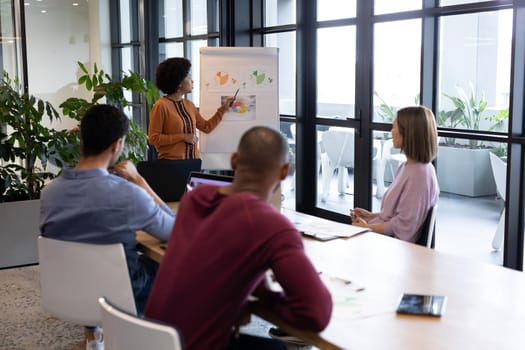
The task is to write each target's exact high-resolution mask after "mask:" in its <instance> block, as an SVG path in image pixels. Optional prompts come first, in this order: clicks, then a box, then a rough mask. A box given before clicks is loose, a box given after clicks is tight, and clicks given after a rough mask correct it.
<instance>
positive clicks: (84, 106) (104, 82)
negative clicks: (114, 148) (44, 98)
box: [59, 62, 159, 165]
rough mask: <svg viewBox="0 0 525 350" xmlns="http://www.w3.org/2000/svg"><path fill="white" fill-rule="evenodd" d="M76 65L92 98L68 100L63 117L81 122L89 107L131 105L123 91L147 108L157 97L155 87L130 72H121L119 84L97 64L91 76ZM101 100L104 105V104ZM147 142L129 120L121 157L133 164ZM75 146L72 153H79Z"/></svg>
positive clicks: (62, 106) (140, 131) (145, 135)
mask: <svg viewBox="0 0 525 350" xmlns="http://www.w3.org/2000/svg"><path fill="white" fill-rule="evenodd" d="M78 66H79V67H80V70H81V71H82V73H83V74H82V75H81V76H80V77H79V79H78V84H79V85H80V86H84V88H85V89H86V90H87V91H90V92H92V93H93V96H92V98H91V100H89V101H88V100H86V99H83V98H77V97H70V98H68V99H67V100H66V101H64V102H62V103H61V104H60V106H59V107H60V108H61V109H62V112H63V113H64V115H67V116H69V117H70V118H72V119H75V120H77V121H80V120H81V119H82V117H83V116H84V114H85V113H86V111H87V110H88V109H89V108H90V107H91V106H93V105H96V104H99V103H108V104H111V105H113V106H116V107H119V108H126V107H129V106H132V102H130V101H128V100H127V99H126V96H125V92H132V93H137V94H139V95H141V96H143V97H144V98H145V100H146V102H147V104H148V106H149V107H150V108H151V107H152V106H153V104H154V102H155V101H156V100H157V99H158V98H159V92H158V90H157V88H156V87H155V85H154V84H153V83H152V82H150V81H148V80H146V79H144V78H142V77H141V76H140V75H138V74H137V73H134V72H131V71H129V72H128V73H123V75H122V78H121V80H120V81H114V80H113V79H111V77H110V76H109V75H108V74H107V73H105V72H104V71H103V70H102V69H98V67H97V65H96V64H94V67H93V73H90V72H89V71H88V70H87V68H86V67H85V65H84V64H82V63H81V62H78ZM104 99H105V102H103V101H104ZM147 142H148V136H147V134H146V132H145V131H144V130H143V129H142V128H141V127H140V126H139V125H138V124H137V123H135V122H134V121H133V120H130V130H129V132H128V134H127V135H126V142H125V145H126V148H125V150H124V152H123V154H122V156H121V158H122V159H129V160H131V161H133V162H134V163H137V162H138V161H141V160H143V159H144V154H145V151H146V147H147ZM74 147H75V153H78V148H79V142H77V143H76V144H75V145H74ZM68 164H69V165H73V164H74V162H73V163H70V162H68Z"/></svg>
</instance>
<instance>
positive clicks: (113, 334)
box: [98, 297, 184, 350]
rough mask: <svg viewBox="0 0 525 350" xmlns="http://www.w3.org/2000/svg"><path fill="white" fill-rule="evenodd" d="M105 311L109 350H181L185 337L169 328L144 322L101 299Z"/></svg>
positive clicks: (103, 311) (99, 300) (106, 336)
mask: <svg viewBox="0 0 525 350" xmlns="http://www.w3.org/2000/svg"><path fill="white" fill-rule="evenodd" d="M98 303H99V305H100V310H101V312H102V328H103V329H104V346H105V348H106V349H108V350H143V349H156V350H181V349H183V348H184V346H183V341H182V336H181V335H180V334H179V332H178V331H177V330H176V329H175V328H173V327H170V326H168V325H164V324H160V323H158V322H155V321H151V320H145V319H142V318H139V317H136V316H134V315H131V314H129V313H127V312H125V311H122V310H120V309H119V308H117V307H116V306H114V305H112V304H111V302H109V301H108V299H106V298H104V297H101V298H99V299H98Z"/></svg>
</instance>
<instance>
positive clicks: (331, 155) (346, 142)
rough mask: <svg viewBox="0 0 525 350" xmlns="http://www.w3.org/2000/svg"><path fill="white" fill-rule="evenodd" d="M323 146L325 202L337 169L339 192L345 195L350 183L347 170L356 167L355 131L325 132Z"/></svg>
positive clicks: (336, 129) (322, 197)
mask: <svg viewBox="0 0 525 350" xmlns="http://www.w3.org/2000/svg"><path fill="white" fill-rule="evenodd" d="M321 146H322V148H323V149H324V152H325V153H323V154H322V155H321V163H322V164H321V169H322V184H323V189H322V195H321V199H323V200H325V199H326V196H327V194H328V192H329V189H330V180H331V179H332V175H333V173H334V171H335V170H336V169H337V172H338V173H337V176H338V182H337V184H338V185H337V190H338V192H339V193H344V191H345V189H346V185H347V181H348V180H347V178H348V173H347V170H346V168H353V167H354V130H353V129H345V128H330V129H328V130H327V131H325V132H323V134H322V139H321ZM323 155H324V156H323Z"/></svg>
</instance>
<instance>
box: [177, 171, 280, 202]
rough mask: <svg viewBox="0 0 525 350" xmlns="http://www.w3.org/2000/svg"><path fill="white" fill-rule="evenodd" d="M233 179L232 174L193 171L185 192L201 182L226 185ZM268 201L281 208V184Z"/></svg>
mask: <svg viewBox="0 0 525 350" xmlns="http://www.w3.org/2000/svg"><path fill="white" fill-rule="evenodd" d="M232 181H233V177H232V176H226V175H215V174H205V173H201V172H196V171H193V172H191V173H190V176H189V177H188V182H187V184H186V192H189V191H191V190H193V189H194V188H195V187H197V186H199V185H201V184H210V185H215V186H227V185H229V184H231V183H232ZM270 203H271V204H272V205H273V206H274V207H275V208H276V209H278V210H280V209H281V186H278V188H277V189H276V191H275V192H274V193H273V195H272V198H271V200H270Z"/></svg>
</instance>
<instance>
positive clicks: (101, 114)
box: [80, 104, 129, 157]
mask: <svg viewBox="0 0 525 350" xmlns="http://www.w3.org/2000/svg"><path fill="white" fill-rule="evenodd" d="M128 130H129V119H128V117H127V116H126V115H125V114H124V113H123V112H122V111H121V110H120V109H118V108H116V107H113V106H111V105H106V104H101V105H94V106H92V107H90V108H89V109H88V110H87V112H86V114H84V117H83V118H82V120H81V121H80V149H81V153H82V155H83V156H85V157H86V156H95V155H98V154H101V153H102V152H104V151H105V150H106V149H107V148H108V147H109V146H110V145H111V144H112V143H113V142H115V141H116V140H118V139H119V138H121V137H124V135H126V133H127V132H128Z"/></svg>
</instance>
